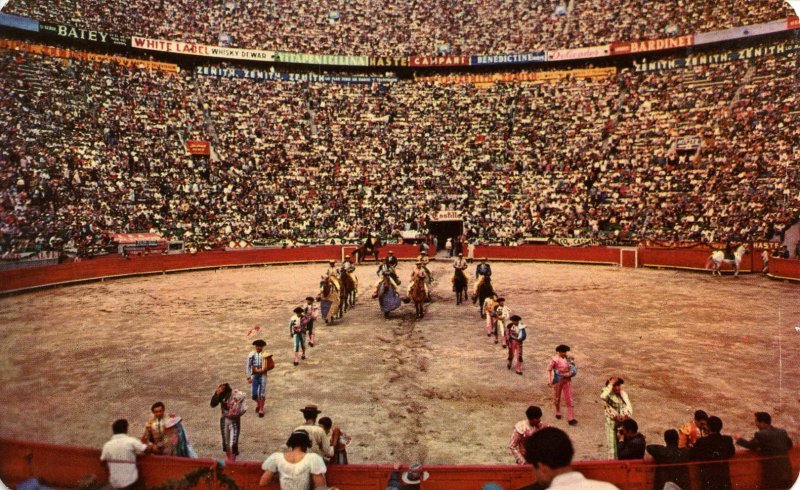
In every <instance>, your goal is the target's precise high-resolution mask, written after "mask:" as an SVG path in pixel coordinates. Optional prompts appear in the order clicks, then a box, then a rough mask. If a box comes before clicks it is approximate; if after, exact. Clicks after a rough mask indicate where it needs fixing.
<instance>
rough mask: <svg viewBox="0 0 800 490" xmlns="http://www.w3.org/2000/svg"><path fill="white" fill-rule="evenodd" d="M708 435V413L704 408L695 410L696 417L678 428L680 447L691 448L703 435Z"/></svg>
mask: <svg viewBox="0 0 800 490" xmlns="http://www.w3.org/2000/svg"><path fill="white" fill-rule="evenodd" d="M707 435H708V414H707V413H705V412H704V411H702V410H696V411H695V412H694V419H692V420H690V421H689V422H686V423H685V424H683V425H682V426H681V428H680V429H679V430H678V447H682V448H691V447H692V446H694V443H695V442H697V440H698V439H699V438H701V437H705V436H707Z"/></svg>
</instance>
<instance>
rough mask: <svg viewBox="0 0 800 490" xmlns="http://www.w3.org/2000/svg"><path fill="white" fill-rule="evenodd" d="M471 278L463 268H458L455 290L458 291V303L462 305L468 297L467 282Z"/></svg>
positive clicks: (454, 281)
mask: <svg viewBox="0 0 800 490" xmlns="http://www.w3.org/2000/svg"><path fill="white" fill-rule="evenodd" d="M468 283H469V280H468V279H467V275H466V274H464V271H463V270H462V269H456V273H455V276H454V277H453V291H455V293H456V304H457V305H460V304H461V303H462V302H463V301H464V300H465V299H467V284H468Z"/></svg>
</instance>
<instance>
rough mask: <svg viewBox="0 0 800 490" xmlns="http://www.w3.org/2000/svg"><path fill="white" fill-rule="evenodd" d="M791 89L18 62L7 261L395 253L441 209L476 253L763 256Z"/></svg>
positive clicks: (789, 199)
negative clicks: (255, 73)
mask: <svg viewBox="0 0 800 490" xmlns="http://www.w3.org/2000/svg"><path fill="white" fill-rule="evenodd" d="M797 77H798V70H797V55H796V54H795V53H789V54H787V55H783V56H775V57H772V56H768V57H763V58H759V59H757V60H752V61H736V62H730V63H725V64H719V65H709V66H699V67H694V68H685V69H676V70H672V71H663V72H655V73H631V72H630V71H628V70H623V71H622V72H621V73H619V74H618V75H616V76H611V77H608V78H603V79H586V80H584V79H575V78H572V77H568V78H565V79H561V80H558V81H551V82H548V83H540V84H534V83H505V84H494V85H491V86H488V87H478V86H475V85H468V84H439V83H435V82H429V81H428V82H412V81H399V82H397V83H394V84H388V83H387V84H379V83H375V84H371V85H367V84H352V85H344V84H330V83H321V82H319V83H310V82H279V81H256V80H243V79H229V78H216V77H203V76H199V75H195V74H193V73H187V72H185V71H184V72H182V73H178V74H169V73H162V72H158V71H148V70H145V69H140V68H127V67H122V66H119V65H116V64H113V63H86V62H83V61H78V60H70V61H67V60H62V59H54V58H48V57H43V56H40V55H33V54H27V53H23V52H4V53H3V54H2V56H0V87H2V91H0V94H2V95H0V106H2V107H3V111H2V113H0V131H2V133H3V134H4V135H5V136H6V138H5V139H4V142H3V145H2V147H0V180H1V181H2V186H0V203H2V209H0V213H2V216H0V250H1V251H2V252H3V253H7V252H22V251H41V250H64V251H68V252H78V253H79V254H81V255H92V254H95V253H98V252H99V251H101V250H102V249H103V248H105V247H106V246H107V245H108V244H109V243H110V238H109V235H110V234H111V233H124V232H139V231H154V232H158V233H160V234H162V236H164V237H165V238H169V239H178V240H183V241H184V242H185V243H186V245H187V247H188V248H190V249H211V248H219V247H224V246H227V245H228V244H229V243H231V242H240V241H246V242H249V243H252V242H269V243H274V244H294V243H299V242H305V243H323V242H328V241H330V240H331V239H333V238H335V239H341V240H357V239H361V238H363V237H364V236H366V235H367V234H368V233H375V234H378V235H379V236H382V237H383V238H384V239H391V238H394V237H396V236H397V234H398V232H401V231H404V230H411V229H417V230H420V231H422V232H425V226H426V225H425V217H426V215H428V214H429V213H431V212H432V211H438V210H445V209H451V210H455V211H458V212H460V213H461V216H462V218H463V220H464V227H465V232H466V234H467V239H468V241H469V242H472V243H474V242H482V243H496V242H502V243H518V242H520V241H522V240H524V239H526V238H532V237H547V238H579V239H594V240H599V241H604V240H607V241H622V240H642V239H656V240H677V241H706V242H709V241H725V240H734V241H737V240H743V241H744V240H748V241H749V240H769V239H772V238H773V237H774V236H775V235H776V234H780V233H781V232H782V231H783V230H784V229H785V227H786V226H788V225H790V224H791V223H793V222H794V221H796V220H797V218H798V216H799V215H800V196H799V195H798V192H800V174H798V172H797V170H796V169H795V168H793V166H792V165H790V162H793V161H796V160H797V158H798V148H799V147H800V146H798V138H799V136H798V134H797V132H796V131H793V128H795V127H797V123H798V114H799V113H800V112H799V111H798V98H797V95H796V91H795V87H796V86H797V83H798V79H797ZM695 135H696V136H699V137H700V139H701V140H702V143H701V145H700V148H699V149H698V150H692V151H685V152H681V151H677V150H676V149H675V143H676V140H677V138H678V137H681V136H695ZM187 139H199V140H209V141H211V143H212V146H213V152H212V157H211V158H206V157H192V156H189V155H188V154H187V153H186V151H185V149H184V141H185V140H187ZM776 196H778V197H777V198H776Z"/></svg>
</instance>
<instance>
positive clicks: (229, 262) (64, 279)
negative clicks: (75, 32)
mask: <svg viewBox="0 0 800 490" xmlns="http://www.w3.org/2000/svg"><path fill="white" fill-rule="evenodd" d="M390 249H391V250H392V251H393V252H394V255H395V256H396V257H398V258H400V259H411V258H414V257H416V256H417V253H418V248H417V246H415V245H386V246H384V247H382V248H381V257H384V256H385V255H386V252H387V251H388V250H390ZM341 254H342V246H341V245H324V246H316V247H298V248H286V249H281V248H274V249H244V250H239V251H227V252H226V251H214V252H200V253H197V254H188V253H187V254H175V255H160V254H159V255H150V256H142V257H132V258H129V259H126V258H123V257H120V256H118V255H112V256H106V257H100V258H96V259H90V260H84V261H80V262H68V263H64V264H59V265H54V266H46V267H36V268H30V269H15V270H9V271H0V294H3V293H12V292H19V291H25V290H29V289H36V288H40V287H47V286H57V285H66V284H74V283H80V282H84V281H92V280H98V279H103V278H117V277H125V276H135V275H142V274H160V273H167V272H180V271H190V270H202V269H209V268H219V267H236V266H247V265H262V264H289V263H301V262H324V261H327V260H331V259H335V260H341V257H342V255H341ZM709 255H710V251H709V250H702V249H685V248H683V249H666V248H644V247H642V248H638V249H637V248H618V247H561V246H556V245H523V246H519V247H488V246H481V247H475V257H476V259H477V258H480V257H483V256H486V257H488V258H489V259H490V260H520V261H543V262H567V263H579V264H614V265H622V266H624V267H659V268H660V267H663V268H672V269H688V270H698V271H701V270H706V264H707V262H708V258H709ZM762 268H763V263H762V261H761V254H760V253H758V252H756V253H748V254H746V255H745V256H744V258H743V259H742V272H760V271H761V269H762ZM722 270H723V271H727V272H730V271H731V270H732V268H731V266H730V265H729V264H725V265H723V267H722ZM769 275H770V277H774V278H780V279H790V280H797V281H800V261H798V260H795V259H772V260H771V261H770V272H769Z"/></svg>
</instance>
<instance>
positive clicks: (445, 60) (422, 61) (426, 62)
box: [408, 55, 470, 66]
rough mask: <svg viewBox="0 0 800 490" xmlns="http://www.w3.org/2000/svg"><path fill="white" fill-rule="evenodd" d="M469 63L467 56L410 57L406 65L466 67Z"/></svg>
mask: <svg viewBox="0 0 800 490" xmlns="http://www.w3.org/2000/svg"><path fill="white" fill-rule="evenodd" d="M469 61H470V60H469V56H456V55H442V56H412V57H411V58H409V63H408V64H409V66H467V65H469Z"/></svg>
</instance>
